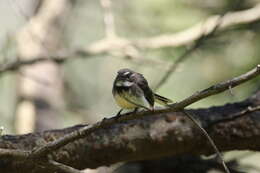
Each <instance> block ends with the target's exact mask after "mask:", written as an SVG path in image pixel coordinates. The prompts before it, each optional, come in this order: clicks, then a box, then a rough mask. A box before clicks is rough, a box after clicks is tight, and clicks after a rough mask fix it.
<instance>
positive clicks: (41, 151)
mask: <svg viewBox="0 0 260 173" xmlns="http://www.w3.org/2000/svg"><path fill="white" fill-rule="evenodd" d="M259 74H260V65H257V67H256V68H254V69H252V70H251V71H249V72H247V73H245V74H243V75H241V76H238V77H235V78H233V79H230V80H228V81H225V82H222V83H219V84H216V85H213V86H211V87H209V88H207V89H205V90H202V91H200V92H197V93H195V94H193V95H192V96H190V97H188V98H186V99H184V100H183V101H181V102H178V103H175V104H173V105H170V107H169V108H164V109H158V110H155V111H153V112H151V111H143V112H140V113H136V114H134V115H131V114H130V115H128V116H127V115H124V116H121V117H120V118H117V117H114V118H111V119H108V120H105V121H103V122H98V123H96V124H94V125H89V126H86V127H83V128H81V129H79V130H78V131H75V132H72V133H70V134H68V135H66V136H64V137H62V138H60V139H58V140H55V141H53V142H51V143H48V144H47V145H45V146H42V147H39V148H36V149H35V150H34V151H32V157H40V156H44V155H46V154H49V153H50V152H52V151H55V150H56V149H58V148H60V147H62V146H64V145H66V144H68V143H70V142H72V141H74V140H76V139H79V138H83V137H84V136H86V135H88V134H90V133H91V132H93V131H94V130H96V129H98V128H100V127H106V126H109V125H111V124H114V123H117V122H118V121H120V122H121V121H125V120H129V119H135V118H140V117H142V116H148V115H151V114H156V113H163V112H171V111H178V110H183V109H184V108H185V107H186V106H188V105H190V104H192V103H194V102H197V101H199V100H201V99H203V98H206V97H209V96H211V95H215V94H218V93H220V92H223V91H225V90H227V89H228V88H229V86H232V87H235V86H237V85H239V84H242V83H244V82H246V81H248V80H250V79H252V78H254V77H256V76H258V75H259Z"/></svg>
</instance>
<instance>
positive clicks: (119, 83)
mask: <svg viewBox="0 0 260 173" xmlns="http://www.w3.org/2000/svg"><path fill="white" fill-rule="evenodd" d="M133 84H134V83H133V82H129V81H124V82H123V81H118V82H117V83H116V86H119V87H120V86H124V87H130V86H132V85H133Z"/></svg>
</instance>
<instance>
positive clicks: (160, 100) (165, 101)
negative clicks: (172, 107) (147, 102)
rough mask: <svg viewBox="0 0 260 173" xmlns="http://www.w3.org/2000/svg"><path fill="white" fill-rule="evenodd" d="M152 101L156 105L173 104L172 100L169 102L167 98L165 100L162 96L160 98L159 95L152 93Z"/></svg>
mask: <svg viewBox="0 0 260 173" xmlns="http://www.w3.org/2000/svg"><path fill="white" fill-rule="evenodd" d="M154 101H155V102H156V103H158V104H160V105H164V106H165V105H168V104H170V103H173V101H172V100H170V99H167V98H165V97H163V96H160V95H158V94H155V93H154Z"/></svg>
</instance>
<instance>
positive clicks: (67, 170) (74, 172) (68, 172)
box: [47, 160, 83, 173]
mask: <svg viewBox="0 0 260 173" xmlns="http://www.w3.org/2000/svg"><path fill="white" fill-rule="evenodd" d="M47 165H48V166H50V167H53V168H54V169H55V170H56V171H61V172H63V173H83V172H82V171H80V170H78V169H75V168H72V167H70V166H67V165H64V164H62V163H59V162H56V161H54V160H49V161H48V163H47Z"/></svg>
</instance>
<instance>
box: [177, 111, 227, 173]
mask: <svg viewBox="0 0 260 173" xmlns="http://www.w3.org/2000/svg"><path fill="white" fill-rule="evenodd" d="M182 112H183V113H184V114H185V115H186V116H187V117H188V118H189V119H190V120H191V121H192V122H193V123H194V124H195V125H196V126H197V127H198V128H199V129H200V131H201V132H202V133H203V135H204V136H205V137H206V138H207V139H208V141H209V142H210V145H211V146H212V147H213V149H214V150H215V152H216V154H217V156H218V158H219V159H220V161H221V163H222V165H223V168H224V170H225V172H226V173H230V171H229V169H228V167H227V165H226V163H225V161H224V159H223V157H222V155H221V153H220V151H219V149H218V148H217V146H216V144H215V143H214V141H213V139H212V138H211V137H210V136H209V134H208V132H207V131H206V130H205V129H204V128H203V127H201V125H200V123H199V122H198V121H197V120H196V119H195V118H194V117H193V116H192V115H191V114H190V113H189V112H188V111H185V110H183V111H182Z"/></svg>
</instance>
